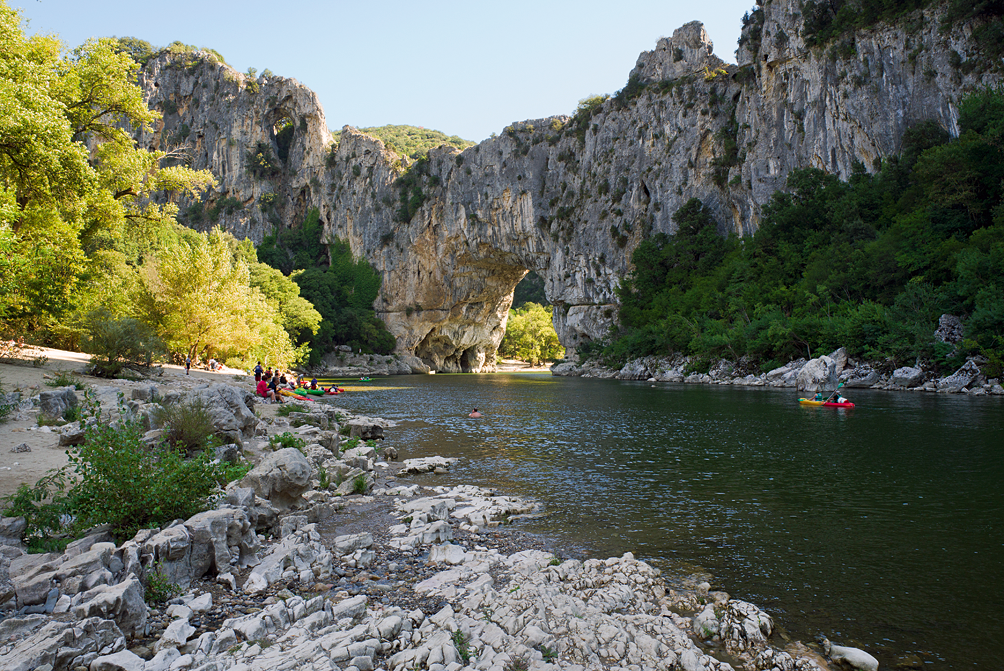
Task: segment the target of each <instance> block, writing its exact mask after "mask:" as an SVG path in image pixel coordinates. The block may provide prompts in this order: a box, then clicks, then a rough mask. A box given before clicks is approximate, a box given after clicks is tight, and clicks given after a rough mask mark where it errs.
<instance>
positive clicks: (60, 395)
mask: <svg viewBox="0 0 1004 671" xmlns="http://www.w3.org/2000/svg"><path fill="white" fill-rule="evenodd" d="M75 407H77V392H76V389H74V388H73V387H60V388H59V389H54V390H52V391H43V392H41V393H40V394H39V395H38V411H39V412H40V413H42V414H43V415H46V416H48V417H62V416H63V413H65V412H66V411H67V410H69V409H70V408H75Z"/></svg>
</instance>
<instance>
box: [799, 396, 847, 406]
mask: <svg viewBox="0 0 1004 671" xmlns="http://www.w3.org/2000/svg"><path fill="white" fill-rule="evenodd" d="M798 402H799V404H800V405H821V406H823V407H826V408H853V407H854V404H853V403H851V402H850V401H847V402H846V403H835V402H833V401H814V400H812V399H811V398H800V399H798Z"/></svg>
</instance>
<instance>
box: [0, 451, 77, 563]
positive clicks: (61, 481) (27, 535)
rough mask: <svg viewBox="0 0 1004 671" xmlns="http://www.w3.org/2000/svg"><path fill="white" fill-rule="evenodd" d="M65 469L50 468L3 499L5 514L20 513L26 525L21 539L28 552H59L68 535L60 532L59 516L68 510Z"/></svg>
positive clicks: (65, 513)
mask: <svg viewBox="0 0 1004 671" xmlns="http://www.w3.org/2000/svg"><path fill="white" fill-rule="evenodd" d="M67 482H68V481H67V472H66V470H65V469H59V470H52V471H49V472H48V473H47V474H45V475H44V476H42V477H41V478H39V480H38V482H36V483H35V485H34V486H28V485H27V484H25V483H21V485H20V486H19V487H18V488H17V491H16V492H14V493H13V494H11V495H10V496H7V497H5V498H4V499H3V501H2V506H3V508H2V509H3V515H4V516H5V517H23V518H24V520H25V522H26V523H27V526H26V528H25V532H24V535H23V536H22V538H21V540H22V541H23V542H24V544H25V545H26V546H27V547H28V552H31V553H37V552H57V551H58V552H62V550H63V549H64V548H65V547H66V544H67V543H69V542H70V538H69V537H68V536H66V535H65V534H64V533H63V525H62V524H61V522H60V520H61V519H62V518H63V516H68V515H70V514H71V509H70V506H69V505H68V503H67V501H66V497H65V492H66V487H67Z"/></svg>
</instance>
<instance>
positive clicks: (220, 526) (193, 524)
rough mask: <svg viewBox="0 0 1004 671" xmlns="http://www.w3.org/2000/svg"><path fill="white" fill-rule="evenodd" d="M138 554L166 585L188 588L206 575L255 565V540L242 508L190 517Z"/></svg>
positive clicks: (146, 543) (148, 541)
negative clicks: (235, 558) (235, 561)
mask: <svg viewBox="0 0 1004 671" xmlns="http://www.w3.org/2000/svg"><path fill="white" fill-rule="evenodd" d="M141 546H142V554H143V555H144V556H146V557H149V561H150V564H151V565H152V564H156V565H157V566H158V570H159V571H160V572H162V574H163V576H164V577H165V578H166V579H167V580H168V582H172V583H176V584H178V585H180V586H182V587H188V585H190V584H191V582H192V581H193V580H197V579H198V578H201V577H202V576H204V575H206V574H207V573H210V572H215V573H227V572H229V571H231V570H232V569H233V568H234V567H233V566H232V559H233V556H234V553H235V551H236V554H237V555H238V557H239V566H238V568H244V567H246V566H249V565H253V564H256V563H257V562H258V557H257V555H256V552H257V549H258V538H257V536H256V535H255V533H254V529H253V528H252V526H251V522H250V520H249V519H248V516H247V513H246V512H245V510H244V509H243V508H237V507H233V508H220V509H217V510H208V511H206V512H202V513H199V514H197V515H193V516H192V517H190V518H189V519H188V520H186V521H185V522H184V523H183V524H176V525H174V526H172V527H168V528H167V529H164V530H162V531H159V532H157V533H155V534H153V535H152V536H150V537H149V538H147V539H145V540H144V541H143V542H142V544H141Z"/></svg>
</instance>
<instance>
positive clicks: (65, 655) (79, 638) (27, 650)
mask: <svg viewBox="0 0 1004 671" xmlns="http://www.w3.org/2000/svg"><path fill="white" fill-rule="evenodd" d="M124 648H125V637H124V636H123V635H122V632H121V631H120V630H119V628H118V627H117V626H116V625H115V622H113V621H111V620H107V619H103V618H99V617H89V618H87V619H85V620H81V621H78V622H61V621H58V620H53V621H51V622H49V623H48V624H47V625H45V626H44V627H42V628H41V629H38V630H37V631H36V632H35V633H33V634H32V635H31V636H28V637H27V638H25V639H22V640H21V641H18V642H17V643H16V644H15V645H14V647H13V648H11V649H10V650H9V651H7V652H5V653H4V654H2V655H0V671H34V669H38V668H40V667H43V666H46V665H49V666H50V667H51V668H52V669H54V670H55V671H61V670H63V669H71V668H73V667H74V666H75V665H76V662H77V660H79V659H80V658H81V657H83V656H84V655H88V654H91V653H97V652H99V651H106V652H107V653H112V652H116V651H118V650H122V649H124Z"/></svg>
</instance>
